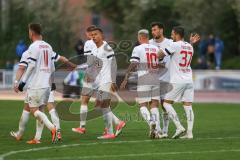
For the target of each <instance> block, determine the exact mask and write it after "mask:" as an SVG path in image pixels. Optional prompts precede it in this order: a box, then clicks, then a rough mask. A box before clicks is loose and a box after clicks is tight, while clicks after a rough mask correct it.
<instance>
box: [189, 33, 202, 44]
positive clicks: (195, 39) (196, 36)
mask: <svg viewBox="0 0 240 160" xmlns="http://www.w3.org/2000/svg"><path fill="white" fill-rule="evenodd" d="M200 39H201V37H200V35H199V34H197V33H195V34H193V33H191V35H190V43H191V44H195V43H197V42H198V41H199V40H200Z"/></svg>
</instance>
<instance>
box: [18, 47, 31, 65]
mask: <svg viewBox="0 0 240 160" xmlns="http://www.w3.org/2000/svg"><path fill="white" fill-rule="evenodd" d="M28 57H29V54H28V50H26V51H25V52H23V54H22V57H21V59H20V61H19V63H18V65H19V66H25V67H27V66H28Z"/></svg>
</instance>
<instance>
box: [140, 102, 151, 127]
mask: <svg viewBox="0 0 240 160" xmlns="http://www.w3.org/2000/svg"><path fill="white" fill-rule="evenodd" d="M140 113H141V115H142V117H143V119H144V120H145V121H146V122H147V124H148V125H149V126H150V120H151V117H150V112H149V111H148V109H147V107H145V106H142V107H141V108H140Z"/></svg>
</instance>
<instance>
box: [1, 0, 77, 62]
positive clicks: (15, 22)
mask: <svg viewBox="0 0 240 160" xmlns="http://www.w3.org/2000/svg"><path fill="white" fill-rule="evenodd" d="M3 1H4V3H6V4H5V8H3V7H4V6H2V5H1V12H0V13H1V15H0V17H1V30H0V37H1V39H0V46H1V47H0V65H1V66H3V65H4V63H5V61H6V60H12V59H14V58H16V55H15V47H16V44H17V43H18V41H19V40H20V39H24V40H25V41H26V42H28V44H30V42H29V40H28V32H27V31H28V30H27V25H28V23H29V22H38V23H41V24H42V26H43V29H44V33H43V34H44V39H45V40H46V41H47V42H49V43H50V44H51V45H52V46H53V48H54V50H56V51H57V52H59V51H61V54H63V53H66V52H68V54H69V51H71V50H73V49H72V48H73V45H74V41H73V39H74V38H75V36H74V34H75V33H74V32H73V31H72V30H71V26H72V24H73V23H75V22H76V21H77V19H76V17H75V16H73V15H75V14H74V11H75V8H73V9H72V10H70V11H69V8H68V7H69V6H68V0H50V1H49V0H41V1H39V0H1V4H2V2H3ZM67 8H68V9H67ZM3 23H4V24H3Z"/></svg>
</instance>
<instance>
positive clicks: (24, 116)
mask: <svg viewBox="0 0 240 160" xmlns="http://www.w3.org/2000/svg"><path fill="white" fill-rule="evenodd" d="M29 116H30V112H28V111H26V110H23V112H22V116H21V118H20V121H19V126H18V132H17V134H18V135H20V136H22V135H23V133H24V131H25V128H26V125H27V122H28V120H29Z"/></svg>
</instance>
